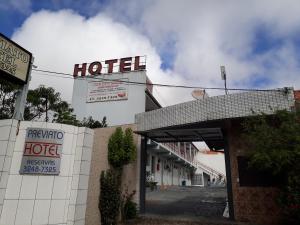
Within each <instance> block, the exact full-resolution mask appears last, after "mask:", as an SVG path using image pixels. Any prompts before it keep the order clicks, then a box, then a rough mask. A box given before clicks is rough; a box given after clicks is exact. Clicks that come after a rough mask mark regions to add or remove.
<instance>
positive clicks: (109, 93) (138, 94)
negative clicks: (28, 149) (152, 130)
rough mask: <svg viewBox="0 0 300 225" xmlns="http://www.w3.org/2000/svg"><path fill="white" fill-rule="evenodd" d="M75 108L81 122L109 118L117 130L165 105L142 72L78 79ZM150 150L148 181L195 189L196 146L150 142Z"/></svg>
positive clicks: (148, 152)
mask: <svg viewBox="0 0 300 225" xmlns="http://www.w3.org/2000/svg"><path fill="white" fill-rule="evenodd" d="M77 67H78V65H77ZM77 72H78V71H77ZM146 83H147V85H146ZM72 107H73V108H74V112H75V114H76V116H77V118H78V119H83V118H84V117H85V118H87V117H89V116H92V117H93V118H94V119H96V120H100V121H101V120H102V118H103V117H104V116H105V117H106V118H107V124H108V126H117V125H124V124H132V123H134V122H135V121H134V119H135V114H137V113H141V112H147V111H151V110H154V109H158V108H161V105H160V104H159V102H158V101H157V100H156V99H155V98H154V97H153V95H152V85H151V81H150V80H149V79H148V77H147V75H146V71H145V70H138V71H129V72H122V73H121V72H117V73H106V74H101V75H97V76H79V77H76V78H75V81H74V87H73V98H72ZM147 149H148V150H147V155H148V159H147V169H146V171H147V174H146V175H147V179H148V180H153V181H155V182H156V183H157V184H158V185H162V186H165V185H191V183H192V181H191V178H192V176H193V173H194V171H196V164H195V163H194V157H195V155H196V152H197V148H196V147H195V146H194V145H192V144H191V143H181V144H180V143H176V144H172V143H170V144H158V143H155V142H153V141H152V142H151V141H149V142H148V146H147Z"/></svg>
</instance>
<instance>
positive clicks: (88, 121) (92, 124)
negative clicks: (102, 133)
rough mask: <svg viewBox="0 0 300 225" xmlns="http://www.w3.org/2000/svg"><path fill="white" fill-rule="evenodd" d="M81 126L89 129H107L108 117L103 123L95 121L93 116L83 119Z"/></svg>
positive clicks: (104, 118)
mask: <svg viewBox="0 0 300 225" xmlns="http://www.w3.org/2000/svg"><path fill="white" fill-rule="evenodd" d="M79 125H80V126H83V127H89V128H99V127H107V123H106V116H104V117H103V119H102V122H100V121H98V120H94V119H93V118H92V117H91V116H90V117H88V118H87V119H86V118H83V120H82V121H81V122H79Z"/></svg>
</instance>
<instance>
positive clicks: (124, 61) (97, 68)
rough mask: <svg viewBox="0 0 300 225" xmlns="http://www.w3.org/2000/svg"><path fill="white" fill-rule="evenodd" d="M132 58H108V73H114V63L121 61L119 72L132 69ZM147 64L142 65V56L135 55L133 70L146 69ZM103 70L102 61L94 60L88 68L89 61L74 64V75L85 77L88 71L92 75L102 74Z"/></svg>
mask: <svg viewBox="0 0 300 225" xmlns="http://www.w3.org/2000/svg"><path fill="white" fill-rule="evenodd" d="M132 58H133V57H126V58H121V59H119V60H117V59H110V60H106V61H105V64H106V65H107V73H113V72H114V71H113V70H114V64H116V63H117V62H118V61H119V72H121V73H123V72H129V71H131V70H132V68H131V66H132ZM145 69H146V65H140V56H135V57H134V67H133V70H135V71H138V70H145ZM101 70H102V64H101V62H98V61H96V62H92V63H91V64H90V65H89V67H88V68H87V63H82V65H81V66H80V64H75V65H74V72H73V76H74V77H77V76H82V77H84V76H85V75H86V72H87V71H88V72H89V74H90V75H99V74H101Z"/></svg>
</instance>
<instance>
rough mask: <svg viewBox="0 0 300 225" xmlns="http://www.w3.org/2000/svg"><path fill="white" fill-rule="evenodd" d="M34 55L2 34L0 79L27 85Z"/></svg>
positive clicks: (0, 39)
mask: <svg viewBox="0 0 300 225" xmlns="http://www.w3.org/2000/svg"><path fill="white" fill-rule="evenodd" d="M31 58H32V54H31V53H30V52H28V51H27V50H25V49H24V48H22V47H21V46H19V45H18V44H16V43H15V42H13V41H11V40H10V39H8V38H7V37H5V36H4V35H3V34H1V33H0V77H1V78H3V77H6V78H7V79H10V80H13V81H15V82H18V83H21V84H25V83H27V80H28V74H29V69H30V62H31Z"/></svg>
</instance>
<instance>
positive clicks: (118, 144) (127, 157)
mask: <svg viewBox="0 0 300 225" xmlns="http://www.w3.org/2000/svg"><path fill="white" fill-rule="evenodd" d="M135 156H136V147H135V145H134V143H133V133H132V130H131V129H130V128H127V129H126V130H125V134H124V132H123V130H122V128H121V127H118V128H116V131H115V132H114V133H113V134H112V135H111V137H110V138H109V141H108V161H109V163H110V165H111V166H112V167H113V168H115V169H122V167H123V166H124V165H126V164H128V163H130V162H132V161H133V160H135Z"/></svg>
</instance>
